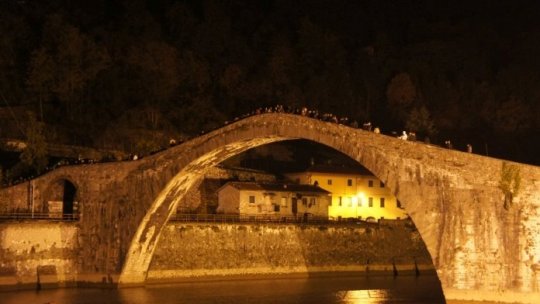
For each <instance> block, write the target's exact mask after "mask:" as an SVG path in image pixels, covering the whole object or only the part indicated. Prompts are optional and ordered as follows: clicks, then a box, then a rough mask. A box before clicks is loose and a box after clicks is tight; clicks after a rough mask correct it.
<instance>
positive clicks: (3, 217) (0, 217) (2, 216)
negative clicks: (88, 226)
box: [0, 212, 79, 222]
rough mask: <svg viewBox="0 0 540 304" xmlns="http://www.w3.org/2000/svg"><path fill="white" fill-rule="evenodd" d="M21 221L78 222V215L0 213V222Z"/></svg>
mask: <svg viewBox="0 0 540 304" xmlns="http://www.w3.org/2000/svg"><path fill="white" fill-rule="evenodd" d="M21 220H47V221H61V222H70V221H77V220H79V214H78V213H70V214H66V213H64V214H62V213H37V212H34V213H29V212H15V213H0V221H2V222H5V221H21Z"/></svg>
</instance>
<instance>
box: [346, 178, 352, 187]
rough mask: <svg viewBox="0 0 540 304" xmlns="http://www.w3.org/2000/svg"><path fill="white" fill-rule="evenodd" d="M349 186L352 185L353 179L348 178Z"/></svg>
mask: <svg viewBox="0 0 540 304" xmlns="http://www.w3.org/2000/svg"><path fill="white" fill-rule="evenodd" d="M347 186H349V187H350V186H352V179H348V180H347Z"/></svg>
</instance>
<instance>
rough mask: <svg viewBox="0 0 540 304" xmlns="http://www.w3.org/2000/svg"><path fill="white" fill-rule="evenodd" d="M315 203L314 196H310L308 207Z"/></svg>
mask: <svg viewBox="0 0 540 304" xmlns="http://www.w3.org/2000/svg"><path fill="white" fill-rule="evenodd" d="M315 204H316V201H315V198H314V197H312V198H310V199H309V206H310V207H312V206H313V207H314V206H315Z"/></svg>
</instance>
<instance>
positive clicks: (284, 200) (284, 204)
mask: <svg viewBox="0 0 540 304" xmlns="http://www.w3.org/2000/svg"><path fill="white" fill-rule="evenodd" d="M281 206H282V207H287V198H286V197H285V196H282V197H281Z"/></svg>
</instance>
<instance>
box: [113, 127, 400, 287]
mask: <svg viewBox="0 0 540 304" xmlns="http://www.w3.org/2000/svg"><path fill="white" fill-rule="evenodd" d="M325 125H326V124H324V125H323V127H324V126H325ZM336 126H337V125H336ZM339 127H340V128H345V127H343V126H339ZM240 129H241V130H243V131H244V132H243V133H244V134H242V132H240V136H239V134H238V132H231V135H232V136H227V135H228V134H227V135H225V137H227V138H225V139H224V138H223V137H220V138H219V140H218V141H221V142H222V143H221V142H220V143H219V144H217V145H216V144H214V143H212V141H206V142H205V143H203V145H201V146H198V148H200V149H201V150H203V152H202V153H196V154H198V155H199V156H198V157H196V158H195V159H194V160H193V161H191V162H189V163H188V164H186V165H185V166H184V167H183V168H182V169H181V170H180V172H178V173H177V174H176V175H174V178H172V179H171V180H170V182H168V184H167V185H166V187H165V188H164V189H163V190H162V191H161V193H160V194H159V195H158V197H157V198H156V199H155V200H154V202H153V203H152V205H151V208H150V209H149V211H148V212H147V213H146V215H145V217H144V219H143V220H142V222H141V224H140V225H139V228H138V230H137V232H136V234H135V237H134V238H133V241H132V242H131V244H130V247H129V251H128V254H127V256H126V260H125V263H124V266H123V269H122V273H121V275H120V279H119V283H120V284H123V285H131V284H141V283H144V282H145V280H146V274H147V271H148V269H149V267H150V262H151V259H152V256H153V253H154V250H155V248H156V245H157V243H158V240H159V235H160V234H161V231H162V229H163V228H164V227H165V224H166V222H167V221H168V219H169V217H170V216H171V215H172V214H173V213H174V211H175V210H176V207H177V205H178V203H179V202H180V201H181V200H182V198H183V197H184V195H185V194H186V193H187V192H188V191H189V189H190V188H191V187H192V186H193V185H195V184H196V183H197V182H198V181H199V180H200V179H201V178H202V177H203V176H204V174H205V173H206V171H207V170H208V169H209V168H211V167H213V166H215V165H217V164H219V163H221V162H223V161H225V160H226V159H228V158H230V157H232V156H235V155H238V154H240V153H242V152H244V151H247V150H249V149H252V148H255V147H258V146H261V145H265V144H269V143H273V142H278V141H284V140H291V139H306V140H310V141H313V142H316V143H319V144H323V145H326V146H329V147H331V148H334V149H336V150H337V151H339V152H342V153H343V154H345V155H347V156H349V157H351V158H352V159H354V160H356V161H358V162H359V163H360V164H362V165H364V166H365V167H366V168H368V169H369V170H371V171H372V170H373V169H374V168H373V166H372V165H373V164H372V163H368V164H366V163H364V162H362V159H365V160H368V162H369V159H370V156H369V155H367V156H366V155H364V153H362V151H363V147H362V146H361V143H359V142H355V141H354V140H352V138H350V137H351V134H347V133H344V134H343V135H342V136H339V135H338V134H330V136H321V134H320V132H318V131H317V130H316V129H315V130H314V129H313V128H310V129H309V130H310V131H311V132H303V131H305V130H302V129H301V128H299V129H290V128H283V129H281V128H278V127H275V126H268V125H266V124H265V125H264V126H263V128H262V130H257V131H253V130H252V131H251V132H249V131H246V130H245V129H244V128H241V127H240ZM346 129H347V131H349V132H350V131H353V130H352V129H350V128H346ZM354 131H356V132H364V131H361V130H354ZM242 135H244V136H242ZM347 135H348V136H347ZM369 135H371V134H369ZM338 143H339V144H338ZM205 144H206V145H207V146H209V147H210V148H208V147H204V145H205ZM375 169H376V168H375ZM372 172H373V171H372ZM373 173H374V174H375V175H377V176H378V177H379V178H380V179H381V180H383V182H385V183H386V182H388V178H385V177H384V176H379V175H378V174H377V172H373ZM389 186H390V188H391V185H389Z"/></svg>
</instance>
